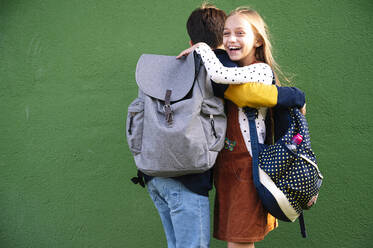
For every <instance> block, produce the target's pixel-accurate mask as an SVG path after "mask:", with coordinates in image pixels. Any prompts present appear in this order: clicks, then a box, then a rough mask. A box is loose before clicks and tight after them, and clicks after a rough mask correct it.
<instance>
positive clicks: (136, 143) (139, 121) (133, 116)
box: [126, 98, 144, 155]
mask: <svg viewBox="0 0 373 248" xmlns="http://www.w3.org/2000/svg"><path fill="white" fill-rule="evenodd" d="M143 128H144V100H143V99H141V98H136V99H135V100H134V101H133V102H132V103H131V104H130V105H129V106H128V113H127V120H126V135H127V142H128V146H129V148H130V151H131V152H132V154H133V155H136V154H139V153H140V152H141V146H142V134H143Z"/></svg>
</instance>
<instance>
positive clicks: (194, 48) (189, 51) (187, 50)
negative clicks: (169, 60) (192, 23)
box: [176, 42, 202, 59]
mask: <svg viewBox="0 0 373 248" xmlns="http://www.w3.org/2000/svg"><path fill="white" fill-rule="evenodd" d="M201 43H202V42H199V43H197V44H195V45H193V46H191V47H189V48H188V49H185V50H184V51H182V52H181V53H180V54H179V55H177V56H176V58H177V59H180V58H181V57H183V56H188V55H189V53H191V52H193V51H194V50H196V48H197V47H198V46H199V45H200V44H201Z"/></svg>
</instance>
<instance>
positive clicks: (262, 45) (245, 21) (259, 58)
mask: <svg viewBox="0 0 373 248" xmlns="http://www.w3.org/2000/svg"><path fill="white" fill-rule="evenodd" d="M223 43H224V47H225V49H226V51H227V53H228V55H229V57H230V59H231V60H233V61H235V62H236V63H238V65H239V66H241V67H239V68H225V67H223V66H222V64H221V63H220V62H219V60H218V59H217V58H216V56H215V54H214V53H213V52H212V51H211V49H210V47H209V46H207V45H206V44H204V43H198V44H196V45H194V46H192V47H191V48H189V49H186V50H184V51H183V52H181V53H180V55H179V56H178V57H181V56H183V55H187V54H189V53H190V52H192V51H193V50H196V52H197V53H199V54H200V55H201V58H202V60H203V62H204V64H205V68H206V70H207V72H208V74H209V75H210V77H211V79H212V80H213V81H214V82H216V83H223V84H240V83H243V82H261V83H264V84H272V83H274V82H275V83H276V84H278V80H277V77H276V76H275V75H276V74H275V73H273V72H272V69H271V68H274V69H275V70H277V71H279V70H278V66H277V64H276V62H275V61H274V59H273V57H272V52H271V43H270V41H269V39H268V33H267V26H266V24H265V23H264V21H263V19H262V18H261V16H260V15H259V14H258V13H257V12H256V11H254V10H252V9H249V8H242V7H240V8H237V9H236V10H234V11H233V12H232V13H231V14H230V15H229V16H228V18H227V20H226V23H225V28H224V33H223ZM231 87H232V86H230V88H231ZM230 88H229V89H228V91H227V92H226V93H225V95H227V94H229V90H230ZM226 107H227V116H228V127H227V133H226V146H225V148H224V149H223V150H222V151H221V152H220V154H219V157H218V160H217V162H216V165H215V168H214V182H215V187H216V198H215V209H214V237H215V238H217V239H221V240H225V241H227V242H228V248H235V247H248V248H249V247H254V242H257V241H260V240H262V239H264V237H265V235H266V234H267V233H268V232H269V231H271V230H273V229H274V228H275V227H276V226H277V221H276V219H275V218H274V217H272V216H271V215H269V214H268V213H267V212H266V211H265V210H264V209H263V207H262V204H261V201H260V199H259V198H258V196H257V194H256V190H255V186H254V183H253V179H252V167H251V144H250V134H249V128H248V121H247V119H246V116H245V114H244V112H243V110H242V108H239V107H237V106H236V105H234V104H233V103H232V102H230V101H227V103H226ZM289 107H294V106H291V104H289ZM297 107H299V106H297ZM267 110H268V109H267V108H259V109H258V116H257V119H256V124H257V132H258V140H259V142H260V143H264V142H265V141H266V142H268V140H271V136H273V133H272V132H270V131H271V128H266V126H268V123H269V122H270V121H268V120H269V118H267V117H269V116H270V115H267V112H268V111H267ZM304 111H305V109H304ZM279 112H281V111H278V113H279ZM278 113H277V115H276V113H275V114H274V117H275V118H276V116H279V115H278ZM282 113H285V115H284V114H282V115H280V117H281V116H282V118H280V121H281V119H282V120H285V122H283V123H281V122H279V123H277V122H276V127H275V130H274V131H275V134H274V136H275V138H276V136H279V135H281V132H284V131H285V130H286V128H287V123H286V119H287V116H286V112H284V111H283V110H282ZM275 120H276V119H275ZM276 131H277V133H276Z"/></svg>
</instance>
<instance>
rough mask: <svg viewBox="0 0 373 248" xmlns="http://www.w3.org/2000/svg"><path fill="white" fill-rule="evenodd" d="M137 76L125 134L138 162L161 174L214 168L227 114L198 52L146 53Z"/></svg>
mask: <svg viewBox="0 0 373 248" xmlns="http://www.w3.org/2000/svg"><path fill="white" fill-rule="evenodd" d="M136 82H137V85H138V87H139V94H138V97H137V98H136V99H135V100H134V101H133V102H132V103H131V104H130V105H129V107H128V114H127V121H126V134H127V142H128V145H129V148H130V150H131V152H132V154H133V156H134V160H135V163H136V166H137V168H138V169H139V170H140V171H141V172H143V173H145V174H146V175H149V176H161V177H175V176H181V175H186V174H193V173H202V172H204V171H206V170H208V169H210V168H211V167H212V166H213V165H214V163H215V160H216V157H217V154H218V152H219V151H220V150H221V149H222V148H223V146H224V139H225V131H226V116H225V114H224V105H223V102H222V100H221V99H219V98H217V97H215V96H214V95H213V91H212V87H211V81H210V80H209V77H207V74H206V70H205V68H204V67H203V65H202V62H201V59H200V57H199V56H198V55H195V54H194V53H191V54H189V55H188V56H187V57H186V58H184V59H176V58H175V57H174V56H164V55H152V54H143V55H142V56H141V57H140V59H139V61H138V63H137V67H136Z"/></svg>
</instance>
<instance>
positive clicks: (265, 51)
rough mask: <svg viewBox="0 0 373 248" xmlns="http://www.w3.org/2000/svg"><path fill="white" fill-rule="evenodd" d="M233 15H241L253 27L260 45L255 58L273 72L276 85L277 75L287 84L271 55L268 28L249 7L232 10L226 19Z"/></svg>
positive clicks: (278, 83)
mask: <svg viewBox="0 0 373 248" xmlns="http://www.w3.org/2000/svg"><path fill="white" fill-rule="evenodd" d="M233 15H242V16H243V17H245V18H246V20H247V21H249V23H250V24H251V26H252V27H253V31H254V33H255V36H256V38H257V39H258V40H259V41H260V42H261V43H262V45H261V46H259V47H257V48H256V51H255V58H256V60H258V61H263V62H265V63H267V64H268V65H269V66H270V67H271V68H272V69H273V71H274V74H275V79H276V84H277V85H280V81H279V78H278V76H277V75H281V79H282V80H284V81H286V82H289V80H288V79H287V78H286V76H285V75H284V74H283V73H282V72H281V70H280V67H279V65H278V64H277V63H276V61H275V59H274V58H273V55H272V45H271V42H270V40H269V31H268V26H267V24H266V23H265V22H264V20H263V18H262V17H261V16H260V15H259V13H258V12H256V11H255V10H253V9H251V8H249V7H238V8H236V9H235V10H233V11H232V12H231V13H230V14H229V15H228V17H230V16H233Z"/></svg>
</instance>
